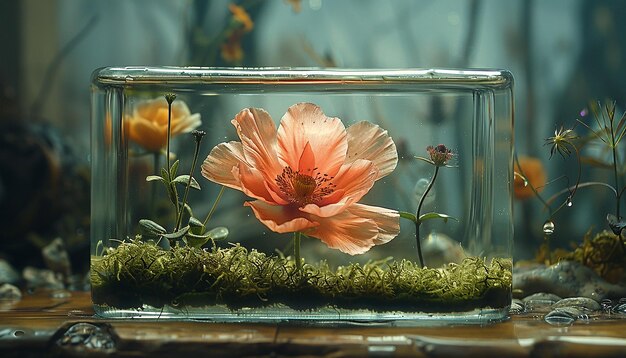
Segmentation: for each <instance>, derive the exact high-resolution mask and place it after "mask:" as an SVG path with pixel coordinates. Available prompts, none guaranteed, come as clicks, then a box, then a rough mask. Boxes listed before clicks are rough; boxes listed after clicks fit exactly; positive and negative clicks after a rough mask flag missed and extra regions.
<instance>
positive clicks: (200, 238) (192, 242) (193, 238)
mask: <svg viewBox="0 0 626 358" xmlns="http://www.w3.org/2000/svg"><path fill="white" fill-rule="evenodd" d="M209 238H210V236H209V233H206V234H204V235H196V234H192V233H189V232H188V233H187V235H185V239H184V240H185V243H186V244H187V246H191V247H198V248H199V247H202V245H204V244H206V243H207V241H209Z"/></svg>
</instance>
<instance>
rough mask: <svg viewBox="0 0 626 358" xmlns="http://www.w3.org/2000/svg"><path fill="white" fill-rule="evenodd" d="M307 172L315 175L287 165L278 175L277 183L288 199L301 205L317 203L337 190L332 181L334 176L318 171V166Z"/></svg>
mask: <svg viewBox="0 0 626 358" xmlns="http://www.w3.org/2000/svg"><path fill="white" fill-rule="evenodd" d="M307 172H311V173H312V174H315V175H314V176H312V175H307V174H302V173H300V171H295V170H293V169H291V167H285V168H284V169H283V172H282V173H281V174H280V175H277V176H276V184H278V188H279V189H280V191H281V192H282V193H283V194H284V195H285V196H286V197H287V200H289V201H290V202H291V203H293V204H297V205H298V206H300V207H302V206H305V205H308V204H317V203H319V202H320V201H321V200H322V198H323V197H325V196H327V195H329V194H332V193H333V192H334V191H335V185H334V184H333V183H331V180H332V179H333V178H334V177H332V176H329V175H328V174H322V173H320V172H318V171H317V168H313V170H308V171H307Z"/></svg>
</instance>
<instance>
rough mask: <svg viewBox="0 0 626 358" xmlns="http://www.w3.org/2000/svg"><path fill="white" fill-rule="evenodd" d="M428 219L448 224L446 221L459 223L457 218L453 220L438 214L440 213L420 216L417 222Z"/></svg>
mask: <svg viewBox="0 0 626 358" xmlns="http://www.w3.org/2000/svg"><path fill="white" fill-rule="evenodd" d="M430 219H442V220H443V222H448V219H452V220H454V221H459V220H458V219H457V218H454V217H452V216H450V215H446V214H440V213H435V212H430V213H425V214H422V215H420V217H419V219H418V220H419V222H424V221H426V220H430Z"/></svg>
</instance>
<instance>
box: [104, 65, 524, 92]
mask: <svg viewBox="0 0 626 358" xmlns="http://www.w3.org/2000/svg"><path fill="white" fill-rule="evenodd" d="M164 82H165V83H169V84H198V83H200V84H202V83H205V84H228V85H289V84H296V85H302V84H330V85H337V84H343V85H359V86H367V85H381V84H398V85H401V84H409V85H411V84H412V85H421V84H447V85H457V84H458V85H467V84H468V83H473V84H476V85H480V86H494V87H500V88H502V87H511V86H512V84H513V75H512V74H511V72H509V71H507V70H500V69H454V68H428V69H422V68H405V69H400V68H395V69H382V68H378V69H366V68H362V69H361V68H315V67H171V66H163V67H146V66H128V67H102V68H98V69H96V70H95V71H94V72H93V74H92V83H93V84H96V85H143V84H159V83H164Z"/></svg>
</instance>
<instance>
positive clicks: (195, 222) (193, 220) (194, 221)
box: [189, 217, 204, 228]
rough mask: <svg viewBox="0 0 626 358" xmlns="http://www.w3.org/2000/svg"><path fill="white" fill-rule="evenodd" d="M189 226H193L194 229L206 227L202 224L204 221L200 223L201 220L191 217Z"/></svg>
mask: <svg viewBox="0 0 626 358" xmlns="http://www.w3.org/2000/svg"><path fill="white" fill-rule="evenodd" d="M189 226H191V227H192V228H193V227H202V226H204V225H203V224H202V221H200V220H198V219H196V218H194V217H190V218H189Z"/></svg>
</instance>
